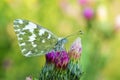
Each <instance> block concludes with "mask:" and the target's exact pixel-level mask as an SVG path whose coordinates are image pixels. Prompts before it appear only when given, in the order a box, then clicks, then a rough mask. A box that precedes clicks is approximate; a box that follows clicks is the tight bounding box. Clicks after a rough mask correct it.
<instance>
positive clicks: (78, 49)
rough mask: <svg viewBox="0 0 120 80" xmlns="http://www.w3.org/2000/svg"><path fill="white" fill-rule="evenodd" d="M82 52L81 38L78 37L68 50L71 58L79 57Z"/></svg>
mask: <svg viewBox="0 0 120 80" xmlns="http://www.w3.org/2000/svg"><path fill="white" fill-rule="evenodd" d="M81 53H82V45H81V38H79V37H78V38H77V39H76V40H75V41H74V42H73V44H72V46H71V48H70V50H69V52H68V55H69V57H70V58H74V59H78V58H79V57H80V55H81Z"/></svg>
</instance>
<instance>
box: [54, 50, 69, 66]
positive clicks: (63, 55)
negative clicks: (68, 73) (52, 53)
mask: <svg viewBox="0 0 120 80" xmlns="http://www.w3.org/2000/svg"><path fill="white" fill-rule="evenodd" d="M68 62H69V57H68V54H67V52H66V51H57V52H56V57H55V66H56V67H58V68H66V66H67V64H68Z"/></svg>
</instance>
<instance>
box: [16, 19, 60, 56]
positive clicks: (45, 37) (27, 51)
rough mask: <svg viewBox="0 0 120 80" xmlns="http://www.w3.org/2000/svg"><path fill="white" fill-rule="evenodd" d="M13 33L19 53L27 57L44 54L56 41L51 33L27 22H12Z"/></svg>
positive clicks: (55, 37)
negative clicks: (16, 39)
mask: <svg viewBox="0 0 120 80" xmlns="http://www.w3.org/2000/svg"><path fill="white" fill-rule="evenodd" d="M14 31H15V33H16V35H17V38H18V43H19V46H20V48H21V52H22V54H23V55H24V56H27V57H30V56H37V55H43V54H46V53H47V52H49V51H50V50H52V49H53V48H54V46H55V44H56V43H57V41H58V37H57V36H55V35H54V34H53V33H52V32H50V31H48V30H47V29H45V28H43V27H41V26H39V25H37V24H34V23H33V22H30V21H27V20H22V19H16V20H14Z"/></svg>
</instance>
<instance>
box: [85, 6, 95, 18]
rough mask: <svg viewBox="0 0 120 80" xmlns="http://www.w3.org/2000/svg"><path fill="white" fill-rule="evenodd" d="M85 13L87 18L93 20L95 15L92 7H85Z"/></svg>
mask: <svg viewBox="0 0 120 80" xmlns="http://www.w3.org/2000/svg"><path fill="white" fill-rule="evenodd" d="M83 15H84V17H85V18H86V19H87V20H91V19H92V18H93V16H94V11H93V9H92V8H85V9H84V11H83Z"/></svg>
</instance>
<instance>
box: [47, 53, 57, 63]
mask: <svg viewBox="0 0 120 80" xmlns="http://www.w3.org/2000/svg"><path fill="white" fill-rule="evenodd" d="M54 59H55V51H51V52H48V53H47V54H46V61H47V62H52V63H54Z"/></svg>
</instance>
